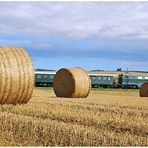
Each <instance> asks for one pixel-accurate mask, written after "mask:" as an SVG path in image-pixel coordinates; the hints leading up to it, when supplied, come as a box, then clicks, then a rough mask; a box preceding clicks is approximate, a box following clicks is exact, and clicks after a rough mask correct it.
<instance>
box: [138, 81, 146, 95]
mask: <svg viewBox="0 0 148 148" xmlns="http://www.w3.org/2000/svg"><path fill="white" fill-rule="evenodd" d="M139 93H140V97H148V82H147V83H144V84H142V85H141V87H140V91H139Z"/></svg>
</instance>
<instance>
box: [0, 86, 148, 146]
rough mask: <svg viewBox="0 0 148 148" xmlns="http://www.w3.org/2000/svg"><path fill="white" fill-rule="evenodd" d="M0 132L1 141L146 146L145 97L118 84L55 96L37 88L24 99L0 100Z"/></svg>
mask: <svg viewBox="0 0 148 148" xmlns="http://www.w3.org/2000/svg"><path fill="white" fill-rule="evenodd" d="M0 137H1V138H0V145H1V146H148V98H140V97H139V91H138V90H120V89H119V90H113V89H95V90H91V92H90V95H89V96H88V97H87V98H85V99H83V98H75V99H68V98H56V97H55V94H54V92H53V90H52V89H50V90H49V89H46V88H35V90H34V94H33V98H32V99H31V100H30V101H29V103H28V104H22V105H1V106H0Z"/></svg>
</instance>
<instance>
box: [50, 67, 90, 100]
mask: <svg viewBox="0 0 148 148" xmlns="http://www.w3.org/2000/svg"><path fill="white" fill-rule="evenodd" d="M53 87H54V92H55V94H56V96H57V97H67V98H80V97H82V98H85V97H87V96H88V94H89V92H90V89H91V80H90V78H89V76H88V74H87V72H86V71H85V70H84V69H82V68H62V69H60V70H59V71H58V72H57V73H56V75H55V78H54V84H53Z"/></svg>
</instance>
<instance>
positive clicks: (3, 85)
mask: <svg viewBox="0 0 148 148" xmlns="http://www.w3.org/2000/svg"><path fill="white" fill-rule="evenodd" d="M33 87H34V69H33V65H32V62H31V59H30V57H29V56H28V54H27V52H26V51H25V50H24V49H22V48H16V47H0V104H5V103H6V104H17V103H27V102H28V101H29V100H30V98H31V95H32V91H33Z"/></svg>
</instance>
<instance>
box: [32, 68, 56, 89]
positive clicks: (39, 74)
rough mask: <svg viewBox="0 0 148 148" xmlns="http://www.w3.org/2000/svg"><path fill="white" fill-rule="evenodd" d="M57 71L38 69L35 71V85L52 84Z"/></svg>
mask: <svg viewBox="0 0 148 148" xmlns="http://www.w3.org/2000/svg"><path fill="white" fill-rule="evenodd" d="M55 73H56V72H55V71H36V72H35V85H36V86H50V87H51V86H52V85H53V80H54V75H55Z"/></svg>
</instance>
